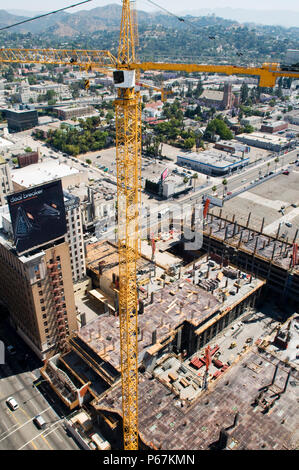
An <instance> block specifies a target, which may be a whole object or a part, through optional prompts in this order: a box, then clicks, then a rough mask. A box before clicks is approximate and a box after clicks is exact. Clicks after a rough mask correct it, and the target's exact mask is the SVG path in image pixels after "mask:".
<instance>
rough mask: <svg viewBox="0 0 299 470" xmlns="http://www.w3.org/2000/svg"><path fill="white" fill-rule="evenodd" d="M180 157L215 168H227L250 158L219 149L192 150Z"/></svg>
mask: <svg viewBox="0 0 299 470" xmlns="http://www.w3.org/2000/svg"><path fill="white" fill-rule="evenodd" d="M179 158H180V159H184V160H185V161H192V162H195V163H201V164H202V165H207V166H210V167H215V168H226V167H230V166H233V165H235V164H236V163H239V162H241V161H242V162H246V161H247V160H248V158H244V159H242V158H241V156H238V155H228V153H227V152H221V151H219V150H204V151H203V152H200V153H195V152H192V153H189V154H187V155H179Z"/></svg>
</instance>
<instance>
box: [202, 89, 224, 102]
mask: <svg viewBox="0 0 299 470" xmlns="http://www.w3.org/2000/svg"><path fill="white" fill-rule="evenodd" d="M200 99H207V100H213V101H222V100H223V91H218V90H204V91H203V92H202V94H201V95H200Z"/></svg>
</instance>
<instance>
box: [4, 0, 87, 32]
mask: <svg viewBox="0 0 299 470" xmlns="http://www.w3.org/2000/svg"><path fill="white" fill-rule="evenodd" d="M92 1H93V0H84V1H83V2H79V3H75V4H73V5H70V6H68V7H64V8H60V9H59V10H54V11H50V12H49V13H44V14H43V15H38V16H34V17H33V18H28V19H27V20H23V21H19V22H18V23H14V24H11V25H9V26H4V27H3V28H0V31H3V30H4V29H9V28H13V27H14V26H19V25H20V24H24V23H28V22H29V21H33V20H37V19H39V18H44V17H45V16H49V15H53V14H54V13H59V12H60V11H64V10H68V9H69V8H74V7H77V6H79V5H83V3H89V2H92Z"/></svg>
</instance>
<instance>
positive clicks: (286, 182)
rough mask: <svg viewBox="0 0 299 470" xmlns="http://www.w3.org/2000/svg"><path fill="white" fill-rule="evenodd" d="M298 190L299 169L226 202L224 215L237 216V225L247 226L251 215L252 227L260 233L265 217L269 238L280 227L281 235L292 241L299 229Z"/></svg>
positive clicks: (265, 226)
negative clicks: (238, 223)
mask: <svg viewBox="0 0 299 470" xmlns="http://www.w3.org/2000/svg"><path fill="white" fill-rule="evenodd" d="M298 188H299V168H298V167H294V168H292V169H291V171H290V174H289V175H279V176H277V177H275V178H274V179H271V180H269V181H265V182H264V183H262V184H260V185H258V186H256V187H255V188H253V189H252V190H250V191H245V192H244V193H242V194H240V195H239V196H237V197H235V198H233V199H231V200H230V201H227V202H226V203H225V206H224V213H225V214H228V215H230V216H231V217H232V215H233V214H235V217H236V220H238V222H240V223H244V224H246V222H247V219H248V214H249V213H250V212H251V218H250V226H251V227H252V228H255V229H257V230H258V229H260V227H261V224H262V220H263V218H265V223H264V233H267V234H268V235H276V233H277V230H278V226H279V224H281V229H280V234H285V238H286V237H289V240H290V239H292V237H294V235H295V233H296V230H297V228H298V227H299V189H298ZM281 208H283V209H281ZM281 210H283V212H281ZM286 223H287V225H286Z"/></svg>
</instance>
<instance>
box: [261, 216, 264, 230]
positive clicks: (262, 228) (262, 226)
mask: <svg viewBox="0 0 299 470" xmlns="http://www.w3.org/2000/svg"><path fill="white" fill-rule="evenodd" d="M264 224H265V217H263V221H262V225H261V233H263V230H264Z"/></svg>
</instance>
